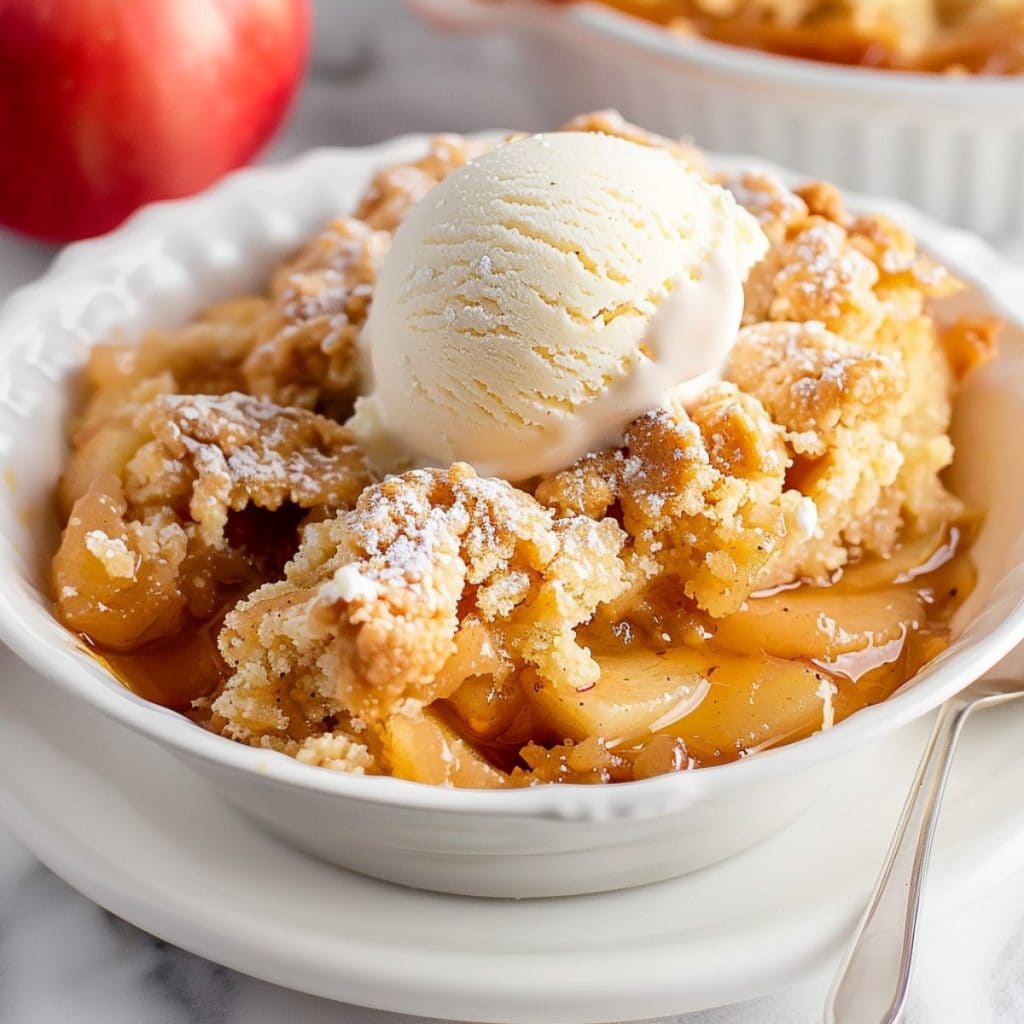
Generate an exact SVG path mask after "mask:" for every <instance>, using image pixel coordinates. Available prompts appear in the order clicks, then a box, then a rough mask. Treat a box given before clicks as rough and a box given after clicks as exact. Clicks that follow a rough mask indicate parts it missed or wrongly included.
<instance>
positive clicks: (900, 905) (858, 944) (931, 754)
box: [825, 679, 1024, 1024]
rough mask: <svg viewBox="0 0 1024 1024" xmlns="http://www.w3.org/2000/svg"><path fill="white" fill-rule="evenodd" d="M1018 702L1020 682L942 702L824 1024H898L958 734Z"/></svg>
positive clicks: (998, 683) (991, 683)
mask: <svg viewBox="0 0 1024 1024" xmlns="http://www.w3.org/2000/svg"><path fill="white" fill-rule="evenodd" d="M1015 697H1024V680H1019V679H981V680H979V681H978V682H977V683H975V684H974V685H973V686H971V687H969V688H968V689H966V690H964V691H963V693H960V694H957V696H955V697H953V698H952V699H951V700H948V701H947V702H946V703H945V704H943V705H942V707H941V708H940V710H939V717H938V719H936V722H935V728H934V729H933V730H932V735H931V738H930V739H929V740H928V746H927V747H926V748H925V752H924V755H923V756H922V758H921V764H920V765H919V766H918V769H917V775H916V776H915V778H914V782H913V784H912V785H911V787H910V793H909V794H908V796H907V802H906V804H905V805H904V807H903V813H902V815H901V816H900V823H899V825H898V826H897V828H896V834H895V836H893V840H892V844H891V845H890V847H889V852H888V854H887V855H886V858H885V865H884V866H883V868H882V873H881V874H880V875H879V876H878V881H877V882H876V883H875V890H874V892H873V893H872V894H871V900H870V902H869V903H868V907H867V910H865V911H864V916H863V917H862V918H861V920H860V924H859V925H858V926H857V933H856V936H855V937H854V940H853V943H852V945H851V946H850V949H849V951H848V952H847V954H846V956H845V957H844V958H843V961H842V963H841V964H840V966H839V971H838V972H837V973H836V977H835V980H834V981H833V982H832V988H831V990H830V991H829V994H828V999H827V1000H826V1002H825V1024H896V1021H898V1020H899V1019H900V1018H901V1017H902V1015H903V1006H904V1003H905V1002H906V998H907V987H908V985H909V982H910V970H911V966H912V963H913V957H914V935H915V932H916V929H917V914H918V907H919V906H920V902H921V887H922V885H923V883H924V876H925V871H926V870H927V868H928V856H929V853H930V852H931V846H932V837H933V836H934V834H935V823H936V821H937V819H938V811H939V804H940V802H941V800H942V791H943V790H944V789H945V786H946V778H947V776H948V775H949V766H950V764H951V763H952V760H953V751H954V750H955V749H956V743H957V740H958V739H959V738H960V730H961V729H962V728H963V725H964V722H965V721H966V720H967V716H968V715H969V714H970V713H971V712H972V711H974V710H975V709H977V708H986V707H992V706H993V705H995V704H1002V703H1005V702H1006V701H1010V700H1013V699H1014V698H1015Z"/></svg>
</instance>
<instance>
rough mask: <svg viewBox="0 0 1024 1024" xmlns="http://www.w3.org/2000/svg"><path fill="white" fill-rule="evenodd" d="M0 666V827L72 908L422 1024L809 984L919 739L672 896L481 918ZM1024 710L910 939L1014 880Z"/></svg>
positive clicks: (25, 673)
mask: <svg viewBox="0 0 1024 1024" xmlns="http://www.w3.org/2000/svg"><path fill="white" fill-rule="evenodd" d="M54 696H55V694H54V691H53V689H52V687H50V686H48V685H47V684H46V682H45V681H44V680H43V679H41V678H39V676H37V675H36V674H35V673H33V672H32V671H31V670H29V669H27V668H26V667H25V666H23V665H21V664H20V663H19V662H17V661H16V660H15V659H14V658H13V657H12V656H11V655H10V654H9V653H7V652H0V699H2V701H3V704H4V714H3V716H0V810H2V812H3V815H4V817H5V819H6V820H7V821H9V822H10V823H11V824H12V826H13V827H14V828H15V831H16V832H17V834H18V835H19V837H20V838H21V839H22V840H23V841H24V842H25V843H26V844H27V845H28V846H29V847H30V848H31V850H32V851H33V852H34V853H35V854H36V855H37V856H38V857H39V858H40V859H41V860H42V861H43V862H44V863H45V864H46V865H47V866H48V867H50V868H51V869H53V870H54V871H55V872H56V873H57V874H59V875H60V876H62V877H63V878H64V879H66V880H67V881H68V882H69V883H70V884H71V885H73V886H74V887H75V888H77V889H79V890H80V891H81V892H83V893H84V894H85V895H86V896H88V897H89V898H90V899H92V900H95V901H96V902H97V903H99V904H101V905H102V906H104V907H106V908H107V909H109V910H111V911H113V912H114V913H115V914H117V915H118V916H120V917H123V918H125V919H127V920H128V921H131V922H132V923H133V924H136V925H138V926H139V927H141V928H144V929H145V930H146V931H149V932H151V933H153V934H154V935H157V936H159V937H160V938H162V939H165V940H167V941H169V942H172V943H174V944H175V945H178V946H182V947H184V948H185V949H188V950H190V951H192V952H195V953H199V954H200V955H202V956H205V957H207V958H209V959H212V960H215V961H217V962H218V963H222V964H225V965H227V966H229V967H232V968H235V969H237V970H240V971H243V972H246V973H249V974H253V975H255V976H257V977H259V978H262V979H265V980H267V981H271V982H274V983H276V984H280V985H284V986H288V987H291V988H295V989H299V990H301V991H304V992H309V993H313V994H316V995H321V996H326V997H329V998H333V999H338V1000H343V1001H346V1002H354V1003H358V1004H360V1005H365V1006H373V1007H377V1008H380V1009H387V1010H395V1011H399V1012H402V1013H409V1014H415V1015H416V1016H417V1017H420V1016H431V1017H441V1018H445V1019H448V1018H452V1019H459V1020H474V1021H503V1022H516V1024H584V1022H587V1024H596V1022H599V1021H623V1020H632V1019H635V1018H641V1017H652V1016H660V1015H663V1014H674V1013H681V1012H684V1011H687V1010H698V1009H702V1008H704V1007H708V1006H714V1005H719V1004H724V1003H731V1002H735V1001H739V1000H743V999H747V998H752V997H754V996H757V995H761V994H764V993H767V992H769V991H774V990H777V989H780V988H783V987H786V986H789V985H793V984H795V983H797V982H799V981H802V980H804V979H807V978H809V977H812V976H815V975H819V974H820V975H821V978H822V981H821V984H822V992H824V989H825V984H826V982H825V978H826V975H827V973H828V972H829V971H831V969H832V966H833V964H834V962H835V961H836V960H837V959H838V955H839V951H840V948H841V946H842V945H843V943H844V941H845V939H846V937H847V936H848V934H849V932H850V930H851V929H852V927H853V925H854V922H855V921H856V918H857V915H858V913H859V909H860V907H861V906H862V904H863V901H864V899H865V898H866V895H867V892H868V890H869V888H870V886H871V882H872V880H873V878H874V875H875V872H876V871H877V869H878V865H879V863H880V861H881V858H882V855H883V852H884V848H885V845H886V842H887V841H888V837H889V834H890V832H891V829H892V827H893V825H894V824H895V821H896V817H897V815H898V813H899V804H900V802H901V800H902V797H903V793H904V791H905V787H906V786H907V785H908V784H909V780H910V777H911V775H912V773H913V768H914V762H915V761H916V759H917V756H918V754H919V752H920V750H921V747H922V746H923V744H924V740H925V735H926V732H927V722H923V721H922V722H917V723H914V724H912V725H911V726H909V727H907V728H905V729H902V730H900V731H898V732H895V733H891V734H889V735H888V736H887V737H885V739H884V740H882V741H881V742H880V743H878V744H875V745H874V746H872V747H870V748H866V749H864V750H861V751H859V752H857V753H856V754H854V755H853V756H851V757H850V758H848V759H847V763H846V765H845V770H844V772H843V775H842V780H841V781H840V782H839V783H838V784H837V785H836V786H835V788H833V789H831V790H830V791H829V794H828V798H827V799H823V800H821V801H819V802H818V803H817V804H815V806H814V807H813V808H812V809H811V810H810V811H809V812H808V813H807V814H806V815H805V816H804V817H803V818H802V819H801V820H800V821H799V822H798V823H797V824H795V825H793V827H792V828H790V829H787V830H786V831H785V832H783V833H781V834H780V835H778V836H776V837H775V838H773V839H770V840H768V841H767V842H765V843H763V844H762V845H760V846H759V847H757V848H756V849H754V850H750V851H748V852H747V853H745V854H741V855H740V856H738V857H735V858H733V859H732V860H730V861H728V862H726V863H724V864H720V865H717V866H715V867H713V868H707V869H706V870H704V871H700V872H698V873H696V874H692V875H689V876H687V877H685V878H679V879H676V880H674V881H671V882H662V883H660V884H658V885H653V886H646V887H643V888H639V889H633V890H629V891H625V892H619V893H607V894H603V895H595V896H578V897H572V898H567V899H548V900H525V901H518V902H516V901H504V900H502V901H498V900H485V899H470V898H466V897H455V896H443V895H438V894H436V893H426V892H417V891H415V890H411V889H405V888H401V887H398V886H392V885H388V884H386V883H383V882H376V881H373V880H371V879H368V878H364V877H361V876H359V875H355V874H351V873H349V872H347V871H343V870H341V869H339V868H336V867H333V866H332V865H329V864H326V863H324V862H323V861H319V860H316V859H315V858H312V857H308V856H306V855H305V854H302V853H299V852H298V851H296V850H294V849H292V848H291V847H289V846H287V845H285V844H284V843H281V842H279V841H278V840H276V839H274V838H273V837H272V836H270V835H268V834H267V833H266V832H265V831H264V830H262V829H260V828H258V827H257V826H255V825H254V824H252V823H251V822H250V821H248V820H247V819H246V818H244V817H243V816H241V815H238V814H235V813H234V812H233V811H231V810H230V809H228V808H226V807H225V806H224V804H223V803H222V802H221V801H220V800H218V799H217V798H216V796H215V794H214V793H212V792H211V791H210V789H209V787H208V786H206V785H205V784H204V781H203V780H202V779H201V778H200V777H199V776H196V775H195V774H193V773H192V772H190V771H188V770H186V769H185V768H184V767H182V765H181V764H180V762H179V761H178V760H177V759H176V758H174V757H172V756H170V755H169V754H168V753H167V752H166V751H163V750H161V749H160V748H159V747H158V746H156V745H155V744H153V743H150V742H148V741H147V740H144V739H142V738H141V737H139V736H137V735H134V734H133V733H131V732H129V731H127V730H125V729H122V728H121V727H120V726H119V725H118V724H117V723H116V722H113V721H111V720H110V719H109V718H106V717H104V716H102V715H100V714H98V713H97V712H96V711H95V710H92V709H90V708H88V707H86V706H85V705H84V704H82V703H81V702H80V701H79V700H78V699H77V698H65V697H61V699H59V700H54V699H53V698H54ZM1022 729H1024V708H1007V709H1006V710H1005V711H998V712H992V713H989V714H986V715H984V716H979V718H978V719H976V720H973V721H972V722H971V725H970V728H969V729H968V732H967V734H966V736H965V738H964V740H963V746H962V747H961V749H960V752H959V753H958V755H957V765H956V769H955V771H954V774H953V777H952V780H951V783H950V791H949V795H948V797H947V801H946V806H945V810H944V812H943V820H942V823H941V826H940V831H939V836H938V840H937V848H936V852H935V857H934V861H933V865H932V870H931V874H930V878H929V885H928V891H927V902H926V905H925V911H924V914H925V917H924V920H925V923H926V925H927V924H928V922H932V923H933V925H936V926H937V925H938V924H939V922H940V921H941V920H942V919H943V917H944V916H945V915H946V914H952V913H954V912H955V910H956V908H957V907H959V906H962V905H964V904H965V903H967V902H969V901H971V900H972V899H974V898H976V896H977V895H978V894H980V893H982V892H985V891H987V890H988V889H990V888H991V887H992V886H993V885H995V884H997V883H998V880H999V879H1000V878H1003V877H1006V876H1007V875H1008V874H1009V873H1010V872H1011V871H1012V870H1014V869H1015V867H1016V868H1019V864H1020V858H1021V857H1022V856H1024V803H1022V802H1021V800H1020V799H1019V795H1020V792H1021V789H1022V788H1024V760H1022V759H1021V758H1020V757H1018V756H1017V753H1016V752H1017V750H1018V749H1019V737H1020V735H1021V731H1022Z"/></svg>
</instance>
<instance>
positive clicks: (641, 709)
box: [525, 649, 714, 746]
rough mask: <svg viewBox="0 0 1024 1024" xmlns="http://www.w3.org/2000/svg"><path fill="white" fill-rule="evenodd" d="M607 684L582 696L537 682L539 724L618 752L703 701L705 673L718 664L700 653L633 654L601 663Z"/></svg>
mask: <svg viewBox="0 0 1024 1024" xmlns="http://www.w3.org/2000/svg"><path fill="white" fill-rule="evenodd" d="M598 663H599V664H600V666H601V678H600V679H599V680H598V681H597V682H596V683H594V684H593V686H591V687H590V688H589V689H586V690H577V689H575V688H573V687H572V686H568V685H565V684H556V683H552V682H550V681H548V680H545V679H541V678H539V677H537V679H536V681H535V682H534V683H533V685H527V686H526V687H525V689H526V695H527V699H528V700H529V701H530V703H531V705H532V706H533V708H534V711H535V714H536V716H537V718H538V719H539V720H540V721H541V722H543V723H544V725H545V726H547V728H548V729H549V730H550V731H551V732H552V733H553V734H555V735H557V736H560V737H564V738H566V739H572V740H584V739H588V738H589V737H592V736H593V737H600V738H601V739H604V740H605V741H606V743H607V744H608V746H618V745H621V744H623V743H628V742H630V741H635V740H637V739H640V738H643V737H645V736H648V735H649V734H650V733H652V732H657V731H658V729H659V728H660V727H661V725H662V724H664V723H668V722H671V721H674V720H675V719H676V718H678V717H679V716H680V715H682V714H683V713H684V712H685V711H686V709H687V708H689V707H690V706H691V705H693V704H694V703H695V702H696V701H698V700H699V699H700V696H701V693H702V692H703V691H704V690H706V689H707V685H708V684H707V682H706V680H705V678H704V676H703V674H702V670H704V669H706V668H707V667H708V665H710V664H714V659H710V660H709V658H708V657H706V656H704V655H702V654H700V653H699V652H694V651H689V650H684V649H680V650H679V651H666V652H663V653H660V652H655V651H651V650H636V651H627V652H626V653H623V654H613V655H604V656H599V657H598Z"/></svg>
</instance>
